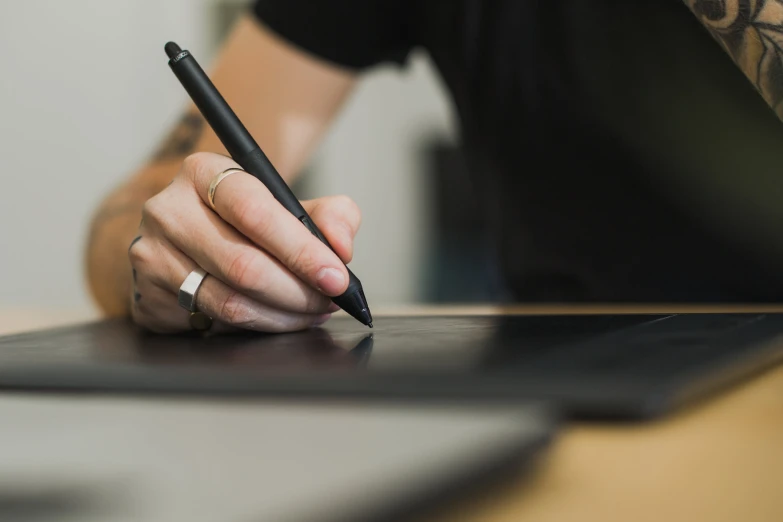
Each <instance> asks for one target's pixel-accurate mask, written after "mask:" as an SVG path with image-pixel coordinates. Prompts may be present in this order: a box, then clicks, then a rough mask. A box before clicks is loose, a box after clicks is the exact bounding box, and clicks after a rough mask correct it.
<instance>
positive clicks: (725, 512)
mask: <svg viewBox="0 0 783 522" xmlns="http://www.w3.org/2000/svg"><path fill="white" fill-rule="evenodd" d="M498 311H503V312H507V313H548V312H559V313H586V312H602V313H603V312H606V313H610V312H619V313H633V312H674V311H682V312H688V311H777V312H781V311H783V307H743V308H738V307H731V308H727V307H682V306H680V307H622V308H618V307H600V308H597V307H589V308H586V307H527V308H513V309H508V308H505V309H500V308H492V307H475V306H473V307H450V308H414V309H412V308H410V307H405V308H401V309H397V310H394V309H388V310H385V311H384V312H385V313H408V314H431V313H438V314H487V313H496V312H498ZM376 315H380V314H376ZM17 321H18V318H17ZM38 323H39V324H37V326H42V325H41V324H40V321H38ZM17 324H18V323H17ZM4 327H5V328H6V330H7V329H8V328H9V326H8V324H7V323H6V324H3V321H2V320H0V331H2V330H3V328H4ZM11 327H13V325H11ZM14 329H15V330H18V328H14ZM428 520H433V521H438V522H440V521H443V522H446V521H448V522H473V521H476V522H478V521H481V522H524V521H535V522H550V521H551V522H572V521H573V522H577V521H579V522H593V521H595V522H614V521H617V522H647V521H650V522H663V521H666V522H679V521H683V522H686V521H687V522H699V521H710V522H724V521H725V522H781V521H783V367H778V368H776V369H773V370H771V371H769V372H767V373H765V374H763V375H762V376H760V377H758V378H756V379H755V380H753V381H751V382H748V383H746V384H744V385H741V386H739V387H736V388H734V389H732V390H730V391H728V392H726V393H724V394H723V395H720V396H718V397H716V398H714V399H711V400H709V401H708V402H706V403H703V404H700V405H698V406H695V407H693V408H691V409H689V410H686V411H683V412H681V413H679V414H677V415H675V416H673V417H671V418H668V419H665V420H662V421H656V422H653V423H648V424H642V425H628V426H618V425H610V424H606V425H600V424H586V423H579V424H574V425H571V426H570V427H567V428H566V429H565V430H564V432H563V433H562V434H561V435H560V437H559V439H558V441H557V442H556V443H555V445H554V446H553V447H552V448H551V451H550V452H549V454H548V455H547V457H546V459H545V461H544V462H543V463H542V465H541V467H540V468H539V470H538V471H537V473H536V474H534V475H533V476H532V477H529V478H528V479H527V480H524V481H523V480H521V479H520V481H519V482H512V483H508V484H505V485H503V486H502V487H500V488H498V489H496V490H493V491H490V492H488V493H487V494H485V495H482V496H481V497H479V498H478V499H476V498H471V499H470V500H469V501H466V502H463V503H460V504H459V505H450V506H446V507H444V508H443V509H442V510H440V511H439V512H438V513H435V514H433V516H432V517H429V518H428Z"/></svg>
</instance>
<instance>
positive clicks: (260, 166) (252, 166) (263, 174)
mask: <svg viewBox="0 0 783 522" xmlns="http://www.w3.org/2000/svg"><path fill="white" fill-rule="evenodd" d="M234 161H236V162H237V163H239V165H240V166H241V167H242V168H243V169H245V170H246V171H247V172H248V173H250V174H251V175H253V176H255V177H256V178H258V179H259V180H260V181H261V183H263V184H264V185H265V186H266V188H268V189H269V192H271V193H272V195H273V196H274V197H275V199H276V200H277V201H279V202H280V204H281V205H283V207H285V209H286V210H288V211H289V212H290V213H291V214H293V215H294V216H295V217H296V219H298V220H299V221H301V222H302V224H303V225H304V226H305V227H306V228H307V230H309V231H310V232H311V233H312V234H313V235H314V236H315V237H317V238H318V239H319V241H321V243H323V244H324V245H326V246H327V247H329V249H330V250H332V251H334V248H332V245H330V244H329V241H327V239H326V237H324V235H323V234H322V233H321V231H320V230H318V227H317V226H315V223H313V220H312V219H311V218H310V216H308V215H307V212H306V211H305V209H304V207H303V206H302V204H301V203H300V202H299V200H298V199H297V198H296V196H294V193H293V192H292V191H291V189H290V188H289V187H288V185H287V184H286V182H285V180H284V179H283V177H282V176H280V174H279V173H278V172H277V170H276V169H275V167H274V166H273V165H272V162H271V161H269V158H267V157H266V154H264V151H262V150H261V149H260V148H257V149H255V150H253V151H251V152H249V153H247V154H244V155H242V156H239V157H235V158H234Z"/></svg>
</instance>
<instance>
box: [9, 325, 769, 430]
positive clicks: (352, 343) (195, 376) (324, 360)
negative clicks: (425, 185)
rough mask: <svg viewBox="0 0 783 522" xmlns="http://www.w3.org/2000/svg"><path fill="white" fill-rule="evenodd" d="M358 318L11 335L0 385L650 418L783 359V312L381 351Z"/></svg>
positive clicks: (465, 333)
mask: <svg viewBox="0 0 783 522" xmlns="http://www.w3.org/2000/svg"><path fill="white" fill-rule="evenodd" d="M354 323H355V321H352V320H342V319H334V320H332V321H331V322H330V323H328V325H329V326H328V328H326V329H323V330H308V331H304V332H299V333H294V334H282V335H260V334H252V333H247V334H237V335H231V336H215V337H212V338H207V339H203V338H200V337H196V336H192V337H171V336H150V335H145V334H143V333H141V332H139V331H138V330H136V329H135V328H134V327H133V326H131V325H130V324H128V323H126V322H123V321H114V322H111V321H109V322H103V323H97V324H92V325H86V326H77V327H71V328H63V329H59V330H50V331H47V332H38V333H31V334H25V335H18V336H10V337H5V338H2V339H0V387H4V388H6V389H18V390H38V391H45V390H55V391H56V390H66V389H67V390H74V391H86V392H95V391H104V392H119V393H131V394H137V393H151V394H156V395H157V394H186V395H187V394H194V395H203V396H242V395H248V396H259V397H263V396H271V397H276V398H282V397H288V398H298V399H303V398H305V399H307V400H315V399H326V398H331V399H335V398H344V399H351V400H355V399H362V400H370V399H382V400H384V401H388V400H392V401H406V402H414V403H418V402H421V401H441V402H447V403H450V402H454V401H456V402H458V403H462V402H464V401H476V402H481V403H482V404H485V405H486V406H493V405H496V404H498V403H505V402H511V403H520V402H525V401H528V400H535V401H548V402H552V403H554V404H556V405H557V406H559V407H560V408H562V409H564V410H565V411H566V412H567V413H568V414H570V415H572V416H581V417H602V418H609V417H612V418H620V417H622V418H643V417H651V416H659V415H664V414H668V413H670V412H672V411H673V410H674V409H676V408H679V407H681V406H683V405H685V404H688V403H690V402H692V401H693V400H695V399H700V398H703V397H706V396H709V395H710V394H712V393H714V392H715V391H716V390H718V389H719V388H720V387H723V386H726V385H728V384H732V383H735V382H737V381H738V379H739V378H744V377H747V376H749V375H751V374H752V373H754V372H757V371H761V370H764V369H767V368H769V367H770V366H772V364H773V363H774V362H775V360H779V359H781V358H783V344H781V343H780V342H776V341H777V340H778V339H779V338H780V336H781V333H783V314H753V313H747V314H675V315H644V314H642V315H590V316H588V315H576V316H575V315H541V316H503V315H498V316H480V317H460V316H446V317H426V316H417V317H384V318H382V320H379V321H378V324H376V328H375V330H374V332H373V334H372V341H371V342H372V347H371V348H372V352H371V353H370V350H369V349H370V346H369V343H370V340H369V339H368V336H367V335H366V334H365V333H364V332H363V331H362V330H361V329H359V330H357V326H358V325H357V324H354ZM360 332H361V333H360ZM352 350H353V351H352ZM362 352H364V354H363V355H362Z"/></svg>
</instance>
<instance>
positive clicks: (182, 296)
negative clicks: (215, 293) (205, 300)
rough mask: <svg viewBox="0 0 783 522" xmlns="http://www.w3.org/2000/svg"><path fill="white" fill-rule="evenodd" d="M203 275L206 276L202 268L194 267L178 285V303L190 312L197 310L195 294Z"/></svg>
mask: <svg viewBox="0 0 783 522" xmlns="http://www.w3.org/2000/svg"><path fill="white" fill-rule="evenodd" d="M205 277H207V273H206V272H205V271H204V270H203V269H202V268H196V269H195V270H193V271H192V272H191V273H189V274H188V277H186V278H185V281H184V282H183V283H182V286H180V287H179V295H178V296H177V300H178V301H179V305H180V306H181V307H182V308H184V309H185V310H187V311H189V312H191V313H193V312H197V311H198V309H197V308H196V294H197V293H198V289H199V287H200V286H201V283H203V282H204V278H205Z"/></svg>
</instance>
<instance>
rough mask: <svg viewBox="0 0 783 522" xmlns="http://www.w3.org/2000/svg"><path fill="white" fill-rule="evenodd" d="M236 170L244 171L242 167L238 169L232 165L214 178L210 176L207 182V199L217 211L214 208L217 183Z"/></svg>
mask: <svg viewBox="0 0 783 522" xmlns="http://www.w3.org/2000/svg"><path fill="white" fill-rule="evenodd" d="M236 172H245V171H244V170H242V169H238V168H236V167H232V168H230V169H226V170H224V171H223V172H221V173H220V174H218V175H217V176H215V177H214V178H212V181H211V182H210V183H209V190H208V191H207V200H208V201H209V206H210V207H211V208H212V210H214V211H215V212H217V209H216V208H215V191H216V190H217V188H218V185H220V182H221V181H223V180H224V179H226V178H227V177H229V176H230V175H231V174H234V173H236Z"/></svg>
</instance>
